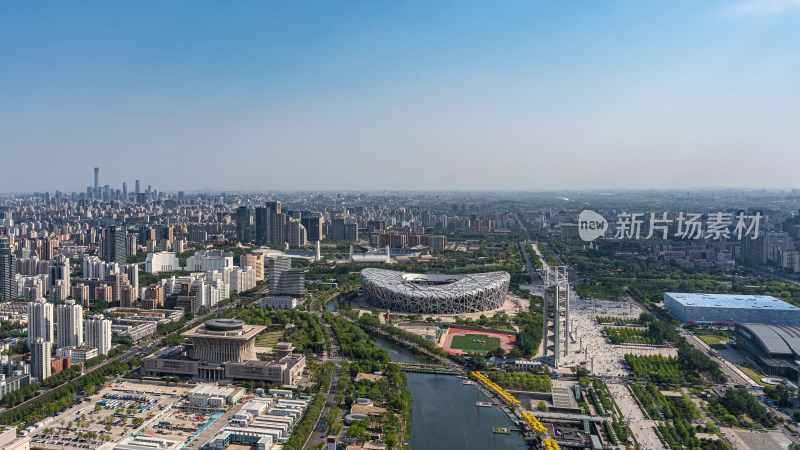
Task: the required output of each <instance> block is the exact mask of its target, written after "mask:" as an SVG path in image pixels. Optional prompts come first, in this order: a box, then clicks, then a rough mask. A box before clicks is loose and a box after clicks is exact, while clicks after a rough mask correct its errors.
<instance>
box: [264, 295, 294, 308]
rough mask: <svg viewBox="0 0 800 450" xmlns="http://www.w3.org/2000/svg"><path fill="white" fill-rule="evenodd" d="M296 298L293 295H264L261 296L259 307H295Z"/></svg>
mask: <svg viewBox="0 0 800 450" xmlns="http://www.w3.org/2000/svg"><path fill="white" fill-rule="evenodd" d="M296 307H297V299H296V298H294V297H281V296H268V295H267V296H264V297H261V309H295V308H296Z"/></svg>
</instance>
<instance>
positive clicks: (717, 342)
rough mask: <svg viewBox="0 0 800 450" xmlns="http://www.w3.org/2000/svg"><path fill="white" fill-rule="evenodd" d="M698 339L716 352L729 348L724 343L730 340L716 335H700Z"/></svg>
mask: <svg viewBox="0 0 800 450" xmlns="http://www.w3.org/2000/svg"><path fill="white" fill-rule="evenodd" d="M697 337H698V338H700V340H701V341H703V342H705V343H706V344H707V345H708V346H709V347H711V348H713V349H714V350H725V349H726V348H727V347H725V345H723V344H722V343H723V342H728V341H729V340H730V339H729V338H727V337H724V336H717V335H715V334H698V335H697Z"/></svg>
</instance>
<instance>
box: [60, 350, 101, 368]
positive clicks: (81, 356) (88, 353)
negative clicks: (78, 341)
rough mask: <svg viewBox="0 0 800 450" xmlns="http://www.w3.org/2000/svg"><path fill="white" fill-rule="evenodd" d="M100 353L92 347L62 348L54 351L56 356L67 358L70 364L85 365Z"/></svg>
mask: <svg viewBox="0 0 800 450" xmlns="http://www.w3.org/2000/svg"><path fill="white" fill-rule="evenodd" d="M99 354H100V353H99V352H98V351H97V349H96V348H94V347H64V348H59V349H57V350H56V355H57V356H60V357H62V358H69V360H70V362H71V363H73V364H75V363H85V362H86V361H87V360H89V359H92V358H94V357H96V356H98V355H99Z"/></svg>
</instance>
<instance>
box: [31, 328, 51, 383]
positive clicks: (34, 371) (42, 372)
mask: <svg viewBox="0 0 800 450" xmlns="http://www.w3.org/2000/svg"><path fill="white" fill-rule="evenodd" d="M52 348H53V344H52V343H51V342H48V341H46V340H44V339H42V338H37V339H35V340H34V341H33V342H31V344H30V350H31V375H32V376H33V377H34V378H37V379H38V380H39V381H41V380H44V379H45V378H47V377H49V376H50V372H51V370H52V368H51V364H52V362H51V360H50V353H51V351H52Z"/></svg>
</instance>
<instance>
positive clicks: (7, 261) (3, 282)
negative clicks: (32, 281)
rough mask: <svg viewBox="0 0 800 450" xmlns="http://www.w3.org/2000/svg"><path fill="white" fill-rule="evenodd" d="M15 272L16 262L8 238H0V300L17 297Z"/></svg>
mask: <svg viewBox="0 0 800 450" xmlns="http://www.w3.org/2000/svg"><path fill="white" fill-rule="evenodd" d="M16 271H17V269H16V260H15V258H14V252H12V251H11V245H10V244H9V242H8V238H6V237H3V238H0V300H11V299H13V298H16V297H17V293H16V290H17V289H16V288H17V286H16V285H17V283H16V281H15V275H16Z"/></svg>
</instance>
